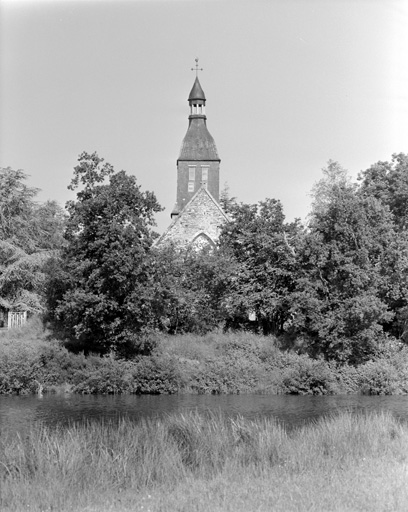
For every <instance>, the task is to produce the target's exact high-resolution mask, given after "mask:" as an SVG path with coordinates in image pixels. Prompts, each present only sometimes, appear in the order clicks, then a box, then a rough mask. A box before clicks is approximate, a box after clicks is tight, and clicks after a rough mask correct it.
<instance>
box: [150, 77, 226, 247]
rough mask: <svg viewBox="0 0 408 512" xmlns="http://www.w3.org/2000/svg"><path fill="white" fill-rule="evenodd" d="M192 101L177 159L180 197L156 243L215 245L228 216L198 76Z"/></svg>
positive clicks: (204, 100) (192, 92)
mask: <svg viewBox="0 0 408 512" xmlns="http://www.w3.org/2000/svg"><path fill="white" fill-rule="evenodd" d="M188 103H189V106H190V115H189V117H188V120H189V125H188V129H187V133H186V135H185V137H184V139H183V143H182V146H181V150H180V155H179V157H178V159H177V200H176V204H175V206H174V208H173V211H172V212H171V219H172V221H171V224H170V226H169V227H168V228H167V230H166V231H165V232H164V233H163V234H162V235H161V237H160V238H159V239H158V240H157V242H156V244H155V245H156V246H162V245H165V244H168V243H173V244H175V245H181V246H183V247H187V246H191V247H194V248H197V249H201V248H204V247H206V246H214V245H215V243H216V241H217V239H218V236H219V233H220V230H221V227H222V225H223V224H224V223H225V222H227V221H228V217H227V215H226V214H225V213H224V211H223V210H222V208H221V206H220V204H219V195H220V162H221V160H220V158H219V156H218V151H217V148H216V145H215V142H214V139H213V137H212V136H211V134H210V132H209V131H208V128H207V117H206V115H205V103H206V98H205V95H204V91H203V89H202V87H201V84H200V82H199V80H198V76H197V77H196V79H195V82H194V84H193V88H192V89H191V92H190V95H189V97H188Z"/></svg>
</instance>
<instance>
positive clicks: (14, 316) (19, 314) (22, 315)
mask: <svg viewBox="0 0 408 512" xmlns="http://www.w3.org/2000/svg"><path fill="white" fill-rule="evenodd" d="M26 322H27V311H9V312H8V314H7V327H8V328H9V329H14V328H16V327H21V326H22V325H24V324H25V323H26Z"/></svg>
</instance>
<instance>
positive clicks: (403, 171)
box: [359, 153, 408, 230]
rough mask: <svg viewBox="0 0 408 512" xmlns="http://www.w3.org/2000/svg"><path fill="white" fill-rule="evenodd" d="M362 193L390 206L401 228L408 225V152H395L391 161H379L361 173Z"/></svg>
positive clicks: (397, 224)
mask: <svg viewBox="0 0 408 512" xmlns="http://www.w3.org/2000/svg"><path fill="white" fill-rule="evenodd" d="M359 180H360V181H361V185H360V193H361V194H362V195H364V196H367V197H368V196H373V197H375V198H377V199H378V200H379V201H381V203H382V204H383V205H384V206H388V208H389V209H390V211H391V212H392V214H393V216H394V222H395V224H396V226H397V227H398V229H399V230H405V229H407V227H408V154H404V153H394V154H393V155H392V160H391V162H381V161H380V162H377V163H375V164H373V165H372V166H371V167H369V168H368V169H367V170H366V171H364V172H362V173H360V176H359Z"/></svg>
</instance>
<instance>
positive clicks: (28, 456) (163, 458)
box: [0, 413, 408, 512]
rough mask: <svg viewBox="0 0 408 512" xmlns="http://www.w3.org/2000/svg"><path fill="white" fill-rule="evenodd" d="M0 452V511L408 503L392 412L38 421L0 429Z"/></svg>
mask: <svg viewBox="0 0 408 512" xmlns="http://www.w3.org/2000/svg"><path fill="white" fill-rule="evenodd" d="M0 461H1V464H0V478H1V487H0V508H1V510H4V511H5V512H6V511H7V512H13V511H16V512H17V511H18V512H20V511H21V510H32V511H44V510H58V511H60V512H65V511H88V512H91V511H100V512H105V511H112V512H113V511H115V512H126V511H130V510H132V511H136V510H138V511H145V510H150V511H151V512H154V511H162V512H163V511H172V512H174V511H187V510H189V511H191V510H194V511H197V512H200V511H208V510H218V511H234V512H240V511H247V510H275V511H285V512H288V511H302V510H305V511H306V510H333V511H336V510H337V511H340V510H341V511H344V510H353V511H360V510H361V511H363V510H364V511H370V512H374V511H383V510H395V511H403V510H407V509H408V487H407V485H406V479H407V474H408V426H407V424H401V423H399V422H398V421H397V420H396V419H395V418H393V417H392V416H391V415H388V414H373V415H369V416H364V415H361V416H359V415H354V414H351V413H350V414H348V413H344V414H341V415H339V416H337V417H330V418H323V419H321V420H319V422H317V423H316V424H311V425H308V426H304V427H302V428H300V429H298V430H293V431H287V430H286V429H285V428H284V427H283V426H282V425H280V424H278V423H277V422H276V421H274V420H273V419H266V418H263V419H258V420H254V421H250V420H247V419H244V418H242V417H234V418H228V417H225V416H223V415H214V414H207V415H200V414H198V413H189V414H186V415H181V414H178V415H173V416H168V417H166V418H163V419H146V420H143V421H140V422H138V423H132V422H131V421H128V420H121V421H120V422H119V423H118V424H114V423H111V424H110V423H109V424H100V423H88V424H81V425H80V424H76V425H72V426H71V427H68V428H64V429H59V428H56V429H49V428H41V427H38V429H37V428H35V429H33V430H32V431H30V432H29V433H28V434H27V435H26V436H23V437H21V436H18V435H16V434H15V433H12V432H7V433H6V434H5V435H4V436H2V438H1V440H0Z"/></svg>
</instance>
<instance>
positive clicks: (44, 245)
mask: <svg viewBox="0 0 408 512" xmlns="http://www.w3.org/2000/svg"><path fill="white" fill-rule="evenodd" d="M26 179H27V175H26V174H25V173H24V171H22V170H21V169H19V170H14V169H11V168H10V167H7V168H1V169H0V305H1V306H2V307H3V308H6V309H15V310H25V311H29V312H35V313H40V312H43V311H44V307H45V304H44V296H43V295H44V285H45V273H44V265H45V264H46V262H47V260H48V259H49V258H50V257H51V256H52V255H53V254H55V251H57V250H58V249H60V247H61V244H62V240H63V239H62V231H63V226H64V222H65V216H64V214H63V211H62V209H61V208H60V207H59V206H58V205H57V203H55V202H52V201H48V202H46V203H44V204H38V203H37V202H36V201H35V198H36V195H37V194H38V189H37V188H33V187H28V186H27V185H26V183H25V180H26Z"/></svg>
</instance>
